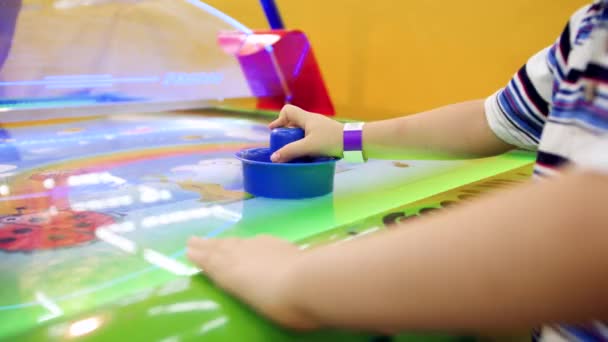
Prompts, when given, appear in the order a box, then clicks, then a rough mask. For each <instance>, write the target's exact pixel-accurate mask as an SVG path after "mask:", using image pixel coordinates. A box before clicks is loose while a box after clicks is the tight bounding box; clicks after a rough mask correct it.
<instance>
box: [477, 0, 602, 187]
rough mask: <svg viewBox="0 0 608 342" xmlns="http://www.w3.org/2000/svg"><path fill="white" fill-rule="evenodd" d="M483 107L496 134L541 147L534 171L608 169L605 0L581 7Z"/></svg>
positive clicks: (523, 145)
mask: <svg viewBox="0 0 608 342" xmlns="http://www.w3.org/2000/svg"><path fill="white" fill-rule="evenodd" d="M485 109H486V117H487V119H488V122H489V124H490V127H491V128H492V130H493V131H494V132H495V133H496V135H497V136H498V137H500V138H501V139H502V140H504V141H506V142H507V143H510V144H512V145H515V146H518V147H521V148H524V149H528V150H534V151H537V160H536V167H535V174H536V175H537V176H548V175H552V174H555V173H557V169H558V168H559V167H562V166H564V165H566V164H574V165H577V166H579V167H583V168H592V169H596V170H604V171H608V0H601V1H596V2H595V3H594V4H593V5H590V6H586V7H584V8H582V9H580V10H579V11H577V12H576V13H575V14H574V15H573V16H572V17H571V19H570V21H569V22H568V24H567V25H566V28H565V29H564V31H563V33H562V35H561V37H559V39H557V41H556V42H555V43H554V44H553V45H552V46H550V47H547V48H545V49H544V50H542V51H540V52H539V53H537V54H536V55H534V56H532V58H530V60H528V62H527V63H526V64H525V65H524V66H523V67H522V68H521V69H519V71H518V72H517V73H516V74H515V75H514V76H513V78H512V79H511V81H510V82H509V84H508V85H507V86H506V87H505V88H503V89H501V90H499V91H498V92H496V93H495V94H493V95H492V96H490V97H489V98H488V99H487V100H486V102H485Z"/></svg>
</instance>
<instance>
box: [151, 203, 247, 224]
mask: <svg viewBox="0 0 608 342" xmlns="http://www.w3.org/2000/svg"><path fill="white" fill-rule="evenodd" d="M208 216H214V217H217V218H219V219H223V220H227V221H233V222H237V221H239V220H240V219H241V218H242V215H241V214H239V213H237V212H234V211H232V210H229V209H226V208H224V207H221V206H218V205H216V206H213V207H202V208H196V209H190V210H179V211H174V212H171V213H168V214H162V215H154V216H147V217H145V218H144V219H143V220H142V221H141V226H142V227H143V228H153V227H156V226H160V225H167V224H172V223H179V222H186V221H190V220H195V219H201V218H205V217H208Z"/></svg>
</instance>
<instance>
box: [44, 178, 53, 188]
mask: <svg viewBox="0 0 608 342" xmlns="http://www.w3.org/2000/svg"><path fill="white" fill-rule="evenodd" d="M42 186H44V188H45V189H48V190H51V189H52V188H54V187H55V180H54V179H53V178H47V179H45V180H44V181H43V182H42Z"/></svg>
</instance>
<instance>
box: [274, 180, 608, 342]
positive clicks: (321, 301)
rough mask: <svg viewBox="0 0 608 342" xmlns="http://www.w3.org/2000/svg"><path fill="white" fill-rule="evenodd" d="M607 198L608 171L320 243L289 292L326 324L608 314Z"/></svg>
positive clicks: (528, 320)
mask: <svg viewBox="0 0 608 342" xmlns="http://www.w3.org/2000/svg"><path fill="white" fill-rule="evenodd" d="M589 189H594V191H593V192H591V191H589ZM607 199H608V176H605V175H604V176H599V175H591V176H590V175H581V174H572V175H567V176H564V177H563V178H561V179H557V180H552V181H547V182H546V183H541V184H531V185H526V186H523V187H521V188H518V189H513V190H511V191H510V192H505V193H502V194H501V196H499V197H490V198H486V199H481V200H479V202H478V203H475V204H472V205H463V206H462V207H460V208H454V209H450V211H451V212H450V214H448V215H441V214H437V216H432V217H428V218H427V219H420V221H413V222H412V223H407V224H403V225H402V226H401V227H398V228H395V229H393V230H392V231H387V232H383V233H379V234H376V235H372V236H367V237H364V238H361V239H360V240H353V241H350V242H346V243H342V244H338V245H334V246H331V247H327V248H319V249H316V250H315V249H313V250H310V251H308V252H306V253H304V254H303V256H302V257H301V259H299V262H297V263H296V266H295V267H293V268H292V269H291V271H290V273H289V274H288V276H286V279H287V280H286V281H285V293H286V295H285V297H286V298H288V299H287V301H288V302H290V303H291V305H292V306H293V307H294V308H297V309H298V312H301V313H303V314H304V316H307V317H311V318H312V320H313V321H316V322H319V324H320V325H325V326H334V327H348V328H357V329H365V330H375V331H402V330H411V329H414V330H416V329H433V330H438V329H442V330H446V331H463V330H467V331H481V330H483V331H488V330H501V329H513V328H530V327H535V326H537V325H539V324H541V323H547V322H556V321H561V322H564V321H569V322H588V321H589V320H591V319H594V318H596V319H597V318H602V317H601V316H603V318H606V317H607V316H608V291H607V290H606V289H607V288H608V226H607V224H608V223H607V222H608V210H606V203H607Z"/></svg>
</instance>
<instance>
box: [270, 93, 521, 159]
mask: <svg viewBox="0 0 608 342" xmlns="http://www.w3.org/2000/svg"><path fill="white" fill-rule="evenodd" d="M286 125H293V126H299V127H302V128H303V129H304V130H305V131H306V134H307V136H306V138H305V139H304V140H302V141H300V142H297V143H293V144H290V145H288V146H286V147H284V148H283V149H281V150H280V151H278V156H277V158H278V159H276V160H274V161H277V162H285V161H289V160H291V159H293V158H296V157H300V156H303V155H310V154H312V155H315V154H323V155H331V156H340V155H341V154H342V148H343V147H342V130H343V126H342V124H340V123H338V122H337V121H334V120H331V119H329V118H327V117H323V116H320V115H316V114H313V113H310V112H306V111H304V110H302V109H300V108H297V107H294V106H290V105H288V106H285V107H284V108H283V110H282V111H281V114H280V115H279V118H278V119H277V120H275V121H274V122H272V123H271V124H270V127H271V128H275V127H280V126H286ZM363 146H364V149H365V151H364V153H365V155H366V156H367V157H368V158H394V159H398V158H407V159H417V158H463V157H465V158H469V157H483V156H491V155H496V154H500V153H503V152H506V151H508V150H510V149H513V148H514V146H511V145H509V144H507V143H505V142H503V141H502V140H501V139H499V138H498V137H497V136H496V134H494V132H493V131H492V130H491V129H490V127H489V125H488V121H487V119H486V117H485V110H484V101H483V100H476V101H470V102H463V103H459V104H453V105H449V106H445V107H441V108H438V109H434V110H431V111H428V112H424V113H420V114H417V115H410V116H404V117H401V118H396V119H389V120H384V121H376V122H370V123H367V124H366V125H365V127H364V130H363Z"/></svg>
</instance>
